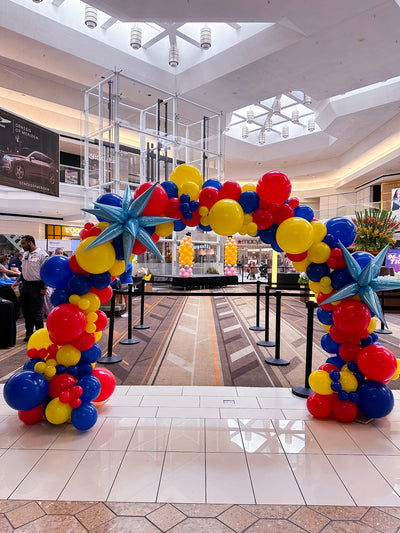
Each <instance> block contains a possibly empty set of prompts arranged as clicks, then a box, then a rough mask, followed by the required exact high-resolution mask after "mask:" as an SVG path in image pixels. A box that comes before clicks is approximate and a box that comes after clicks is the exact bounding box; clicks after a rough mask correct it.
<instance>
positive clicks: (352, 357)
mask: <svg viewBox="0 0 400 533" xmlns="http://www.w3.org/2000/svg"><path fill="white" fill-rule="evenodd" d="M331 329H332V328H331ZM329 333H330V332H329ZM360 350H361V345H360V344H353V343H351V342H345V343H343V344H341V345H340V346H339V355H340V357H341V358H342V359H343V361H346V363H348V362H349V361H357V357H358V354H359V353H360Z"/></svg>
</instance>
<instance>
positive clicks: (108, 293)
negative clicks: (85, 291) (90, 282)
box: [90, 285, 113, 304]
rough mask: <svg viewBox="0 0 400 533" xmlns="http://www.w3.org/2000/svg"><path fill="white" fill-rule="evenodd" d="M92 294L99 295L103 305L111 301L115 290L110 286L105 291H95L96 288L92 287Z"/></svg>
mask: <svg viewBox="0 0 400 533" xmlns="http://www.w3.org/2000/svg"><path fill="white" fill-rule="evenodd" d="M90 292H92V293H93V294H97V296H98V297H99V299H100V303H102V304H104V303H105V302H108V300H110V299H111V296H112V294H113V290H112V288H111V287H110V285H109V286H108V287H106V288H105V289H95V288H94V287H92V288H91V289H90Z"/></svg>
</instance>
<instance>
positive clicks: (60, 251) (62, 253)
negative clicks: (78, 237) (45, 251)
mask: <svg viewBox="0 0 400 533" xmlns="http://www.w3.org/2000/svg"><path fill="white" fill-rule="evenodd" d="M54 255H64V250H63V249H62V248H56V249H55V251H54Z"/></svg>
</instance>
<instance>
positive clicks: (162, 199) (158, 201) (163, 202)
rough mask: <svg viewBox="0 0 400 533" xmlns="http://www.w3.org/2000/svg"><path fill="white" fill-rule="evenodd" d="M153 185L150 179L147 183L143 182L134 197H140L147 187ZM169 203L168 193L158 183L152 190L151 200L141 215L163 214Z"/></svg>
mask: <svg viewBox="0 0 400 533" xmlns="http://www.w3.org/2000/svg"><path fill="white" fill-rule="evenodd" d="M152 185H153V183H151V182H150V181H147V182H146V183H142V185H140V187H138V188H137V189H136V191H135V194H134V196H133V197H134V199H136V198H138V197H139V196H140V195H141V194H143V193H144V192H145V191H147V189H150V187H151V186H152ZM167 204H168V194H167V193H166V191H165V189H164V188H163V187H161V185H158V184H157V185H156V188H155V189H154V191H153V192H152V194H151V196H150V200H149V201H148V202H147V205H146V207H145V208H144V210H143V211H142V212H141V215H143V216H145V215H146V216H147V215H156V216H159V215H162V214H163V213H164V211H165V209H166V207H167Z"/></svg>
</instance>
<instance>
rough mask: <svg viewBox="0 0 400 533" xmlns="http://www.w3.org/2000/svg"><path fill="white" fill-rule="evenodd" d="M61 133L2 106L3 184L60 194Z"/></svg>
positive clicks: (0, 181) (0, 157) (0, 179)
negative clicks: (10, 111)
mask: <svg viewBox="0 0 400 533" xmlns="http://www.w3.org/2000/svg"><path fill="white" fill-rule="evenodd" d="M59 154H60V148H59V135H58V134H57V133H54V132H53V131H50V130H47V129H46V128H43V127H42V126H39V125H37V124H34V123H33V122H29V121H28V120H25V119H24V118H21V117H19V116H17V115H13V114H12V113H9V112H8V111H5V110H3V109H0V185H5V186H7V187H16V188H17V189H24V190H27V191H34V192H40V193H42V194H49V195H51V196H58V195H59Z"/></svg>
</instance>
